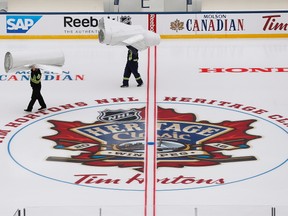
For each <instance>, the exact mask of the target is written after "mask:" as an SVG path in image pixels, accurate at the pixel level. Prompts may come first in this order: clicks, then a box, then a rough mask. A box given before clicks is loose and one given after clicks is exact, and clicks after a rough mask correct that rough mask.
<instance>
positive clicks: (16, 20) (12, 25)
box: [6, 16, 42, 33]
mask: <svg viewBox="0 0 288 216" xmlns="http://www.w3.org/2000/svg"><path fill="white" fill-rule="evenodd" d="M41 17H42V16H6V29H7V33H26V32H27V31H28V30H29V29H31V28H32V26H33V25H35V23H36V22H38V20H39V19H40V18H41Z"/></svg>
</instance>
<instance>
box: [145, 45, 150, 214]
mask: <svg viewBox="0 0 288 216" xmlns="http://www.w3.org/2000/svg"><path fill="white" fill-rule="evenodd" d="M149 80H150V48H148V63H147V89H146V110H145V122H146V125H145V131H146V136H145V143H146V145H145V159H144V165H145V167H144V173H145V181H144V182H145V188H144V189H145V193H144V216H147V205H148V201H147V199H148V196H147V190H148V182H147V181H146V179H148V166H147V165H146V164H147V160H148V156H149V154H148V151H147V148H146V147H147V141H148V132H147V131H148V125H149V118H148V116H149V111H148V108H149V101H150V94H149V88H150V82H149Z"/></svg>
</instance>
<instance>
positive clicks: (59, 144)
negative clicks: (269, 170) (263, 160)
mask: <svg viewBox="0 0 288 216" xmlns="http://www.w3.org/2000/svg"><path fill="white" fill-rule="evenodd" d="M144 120H145V108H141V109H130V110H115V111H113V110H104V111H101V112H100V115H99V116H98V118H97V121H96V122H94V123H92V124H91V123H90V124H85V123H83V122H80V121H74V122H67V121H58V120H50V121H49V122H50V123H52V124H53V125H54V127H53V129H54V130H56V131H57V132H58V133H57V134H55V135H51V136H46V137H43V138H45V139H48V140H51V141H54V142H55V143H56V145H55V146H54V148H55V149H57V150H62V151H63V150H66V151H74V152H75V151H76V152H79V154H78V155H75V153H74V154H73V156H71V157H54V156H50V157H48V158H47V160H48V161H62V162H77V163H81V164H83V165H89V166H102V167H104V166H105V167H108V166H118V167H121V168H123V167H130V168H133V169H135V170H138V171H140V172H142V171H143V166H144V156H145V146H146V143H145V121H144ZM255 121H256V120H253V119H249V120H242V121H222V122H220V123H210V122H209V121H197V119H196V116H195V114H193V113H184V114H183V113H181V114H180V113H177V112H175V110H174V109H164V108H161V107H158V120H157V167H158V168H160V167H178V168H182V167H191V166H212V165H220V164H222V163H229V162H237V161H250V160H256V158H255V157H254V156H250V155H248V156H240V157H235V156H232V155H230V154H227V153H228V152H229V151H233V150H241V149H247V148H249V147H250V146H249V145H248V142H249V141H250V140H253V139H257V138H260V136H256V135H250V134H248V133H246V131H247V130H250V129H252V127H251V124H252V123H253V122H255Z"/></svg>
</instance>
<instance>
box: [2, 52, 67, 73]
mask: <svg viewBox="0 0 288 216" xmlns="http://www.w3.org/2000/svg"><path fill="white" fill-rule="evenodd" d="M64 62H65V57H64V54H63V52H61V51H55V50H53V51H17V52H16V51H15V52H14V51H13V52H7V53H6V54H5V59H4V68H5V71H6V72H9V71H10V70H11V69H13V68H17V67H22V66H27V65H33V64H40V65H52V66H63V65H64Z"/></svg>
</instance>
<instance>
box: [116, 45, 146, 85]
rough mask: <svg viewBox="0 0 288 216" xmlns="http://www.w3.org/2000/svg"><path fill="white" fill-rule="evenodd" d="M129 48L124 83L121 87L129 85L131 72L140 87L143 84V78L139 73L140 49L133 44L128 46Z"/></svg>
mask: <svg viewBox="0 0 288 216" xmlns="http://www.w3.org/2000/svg"><path fill="white" fill-rule="evenodd" d="M127 48H128V54H127V63H126V66H125V71H124V75H123V83H122V85H121V88H125V87H129V78H130V76H131V73H132V74H133V75H134V77H135V80H136V82H137V83H138V85H137V87H140V86H142V85H143V80H142V79H141V76H140V74H139V73H138V50H137V49H136V48H134V47H132V46H127Z"/></svg>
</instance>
